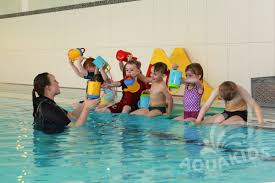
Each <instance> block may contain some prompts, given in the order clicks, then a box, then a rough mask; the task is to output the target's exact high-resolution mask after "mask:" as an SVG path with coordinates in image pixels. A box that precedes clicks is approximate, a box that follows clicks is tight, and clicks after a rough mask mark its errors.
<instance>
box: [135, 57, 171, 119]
mask: <svg viewBox="0 0 275 183" xmlns="http://www.w3.org/2000/svg"><path fill="white" fill-rule="evenodd" d="M166 71H167V66H166V65H165V64H164V63H161V62H158V63H155V64H154V65H153V66H152V68H151V73H150V79H151V81H152V85H151V88H150V106H149V109H146V108H143V109H138V110H136V111H134V112H132V113H131V114H136V115H145V116H150V117H153V116H159V115H170V114H171V112H172V107H173V98H172V95H171V94H170V93H169V91H168V88H167V86H166V83H165V81H164V80H163V77H164V74H165V73H166Z"/></svg>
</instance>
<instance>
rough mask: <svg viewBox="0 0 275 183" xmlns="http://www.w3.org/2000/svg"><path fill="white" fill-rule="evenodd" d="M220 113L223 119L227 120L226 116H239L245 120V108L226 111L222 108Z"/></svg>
mask: <svg viewBox="0 0 275 183" xmlns="http://www.w3.org/2000/svg"><path fill="white" fill-rule="evenodd" d="M222 115H223V116H224V120H227V119H228V118H231V117H232V116H239V117H241V118H242V119H243V120H244V121H247V110H244V111H234V112H230V111H226V110H224V111H223V113H222Z"/></svg>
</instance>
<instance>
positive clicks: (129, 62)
mask: <svg viewBox="0 0 275 183" xmlns="http://www.w3.org/2000/svg"><path fill="white" fill-rule="evenodd" d="M127 64H130V65H136V66H137V68H138V69H140V68H141V63H140V61H137V60H129V61H128V62H127V63H126V64H125V66H126V65H127Z"/></svg>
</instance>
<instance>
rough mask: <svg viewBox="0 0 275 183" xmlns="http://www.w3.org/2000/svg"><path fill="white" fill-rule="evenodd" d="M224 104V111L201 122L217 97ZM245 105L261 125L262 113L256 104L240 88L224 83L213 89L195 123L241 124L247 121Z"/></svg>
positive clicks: (234, 84) (228, 82) (230, 83)
mask: <svg viewBox="0 0 275 183" xmlns="http://www.w3.org/2000/svg"><path fill="white" fill-rule="evenodd" d="M219 95H220V96H221V98H222V99H223V100H224V102H225V110H224V112H223V113H221V114H216V115H214V116H211V117H209V118H206V119H205V120H204V121H202V119H203V117H204V115H205V113H206V111H207V110H208V109H209V107H210V106H211V105H212V103H213V102H214V100H215V99H216V97H217V96H219ZM247 105H249V106H250V107H252V109H253V110H254V111H255V113H256V117H257V120H258V123H259V124H260V125H262V124H263V123H264V120H263V112H262V110H261V108H260V106H259V105H258V104H257V102H256V101H255V100H254V99H253V98H252V97H251V96H250V95H249V93H248V92H247V91H246V90H245V89H244V88H243V87H241V86H239V85H237V84H236V83H234V82H232V81H225V82H223V83H222V84H221V85H219V87H218V88H216V89H214V90H213V91H212V93H211V95H210V97H209V98H208V100H207V101H206V103H205V104H204V105H203V106H202V108H201V110H200V113H199V115H198V117H197V119H196V123H219V124H241V123H244V122H246V121H247Z"/></svg>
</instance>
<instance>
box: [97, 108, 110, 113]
mask: <svg viewBox="0 0 275 183" xmlns="http://www.w3.org/2000/svg"><path fill="white" fill-rule="evenodd" d="M96 111H97V112H107V113H110V112H111V110H110V109H109V108H108V107H103V108H99V109H96Z"/></svg>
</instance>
